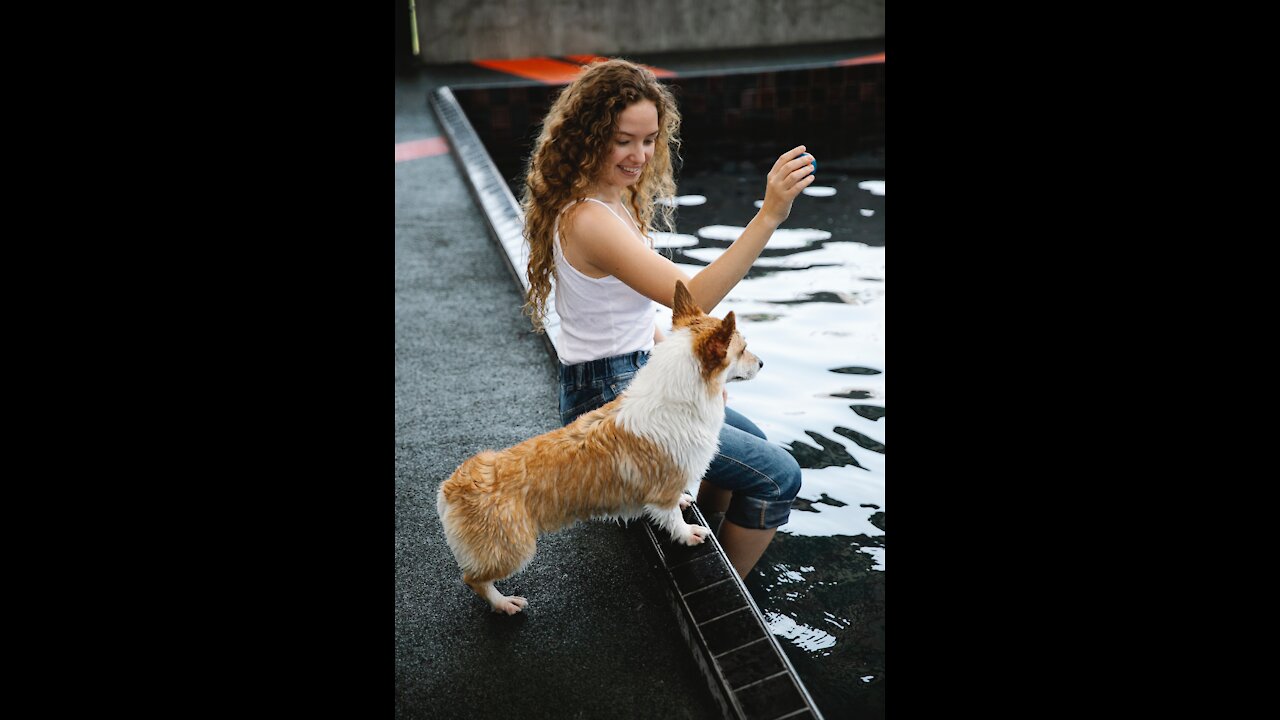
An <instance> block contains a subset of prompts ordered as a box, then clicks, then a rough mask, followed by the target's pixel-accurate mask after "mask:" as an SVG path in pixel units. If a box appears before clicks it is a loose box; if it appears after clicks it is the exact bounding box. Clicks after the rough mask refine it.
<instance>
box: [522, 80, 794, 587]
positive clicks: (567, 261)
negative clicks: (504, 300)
mask: <svg viewBox="0 0 1280 720" xmlns="http://www.w3.org/2000/svg"><path fill="white" fill-rule="evenodd" d="M679 131H680V113H679V111H678V110H677V109H676V105H675V99H674V98H673V97H672V95H671V92H670V91H669V90H668V89H667V88H665V87H664V86H663V85H661V84H660V83H659V82H658V80H657V78H656V77H654V75H653V73H652V72H650V71H649V70H647V69H646V68H644V67H642V66H639V65H636V64H633V63H630V62H627V61H625V60H609V61H607V62H601V63H597V64H594V65H590V66H588V67H586V68H585V69H584V70H583V71H582V73H581V74H580V75H579V76H578V78H577V79H576V80H574V81H573V82H572V83H571V84H570V85H569V86H568V87H566V88H565V89H564V91H563V92H561V94H560V95H559V97H558V98H557V99H556V101H555V102H554V104H552V106H551V109H550V111H549V112H548V113H547V117H546V118H545V119H544V121H543V124H542V132H541V134H540V136H539V137H538V140H537V143H536V145H535V146H534V150H533V155H532V157H531V158H530V161H529V170H528V174H527V177H526V189H525V196H524V199H523V203H522V204H523V207H524V214H525V230H524V232H525V238H526V239H527V240H528V242H529V266H528V269H527V274H528V278H529V293H528V297H527V303H526V310H527V311H528V312H529V314H530V316H531V317H532V319H533V323H534V327H535V328H537V329H538V330H540V331H541V330H542V317H543V316H544V315H545V313H546V302H547V297H548V295H549V294H550V291H551V278H552V277H555V279H556V292H555V306H556V313H557V314H558V315H559V316H560V335H559V337H558V338H557V347H558V349H559V352H560V362H561V366H560V419H561V421H562V422H563V423H564V424H566V425H567V424H568V423H570V422H572V421H573V419H574V418H576V417H578V416H579V415H581V414H582V413H585V412H588V411H590V410H594V409H595V408H597V407H600V406H601V405H604V404H605V403H607V402H609V401H610V400H613V399H614V398H615V397H617V396H618V394H619V393H621V392H622V391H623V390H624V389H625V388H626V386H627V384H628V383H629V382H630V380H631V378H632V376H634V375H635V372H636V371H637V370H638V369H639V368H640V367H641V366H643V365H644V364H645V362H646V361H647V359H648V354H649V350H650V349H651V348H652V347H653V344H654V343H655V342H660V341H661V340H662V333H661V331H660V330H659V329H658V327H657V324H656V322H655V318H656V308H655V306H654V304H653V303H655V302H658V303H662V304H663V305H665V306H667V307H671V304H672V302H673V299H674V291H675V285H676V280H683V281H684V282H685V284H686V285H687V286H688V288H689V291H690V292H691V293H692V295H693V298H694V300H695V301H696V302H697V304H698V305H699V307H701V308H702V310H703V311H704V312H707V313H710V312H711V311H712V309H713V308H715V306H716V305H717V304H719V303H720V301H721V300H722V299H724V297H725V295H727V294H728V293H729V291H730V290H731V289H733V286H734V285H737V284H738V281H739V280H741V279H742V278H743V277H744V276H746V274H747V271H748V270H749V269H750V268H751V264H752V263H753V262H755V260H756V258H757V257H759V255H760V251H761V250H763V249H764V246H765V243H767V242H768V241H769V238H770V236H771V235H772V234H773V231H774V230H776V229H777V227H778V225H779V224H781V223H782V221H783V220H786V218H787V216H788V215H789V214H790V213H791V203H792V201H793V200H795V198H796V196H797V195H799V194H800V191H801V190H803V189H804V188H806V187H808V186H809V185H810V184H812V182H813V178H814V175H813V171H814V167H815V166H814V164H813V163H815V162H816V161H814V160H813V158H812V156H811V155H809V154H807V153H806V152H805V147H804V146H803V145H801V146H799V147H795V148H792V149H791V150H788V151H787V152H785V153H783V154H782V155H781V156H780V157H779V158H778V161H777V162H775V163H774V165H773V168H772V169H771V170H770V171H769V173H768V180H767V185H766V190H765V198H764V205H763V207H761V208H760V212H758V213H757V214H756V216H755V218H754V219H753V220H752V221H751V222H750V223H749V224H748V225H747V227H746V229H745V230H744V231H743V233H742V236H741V237H739V238H738V239H737V240H736V241H735V242H734V243H733V245H732V246H730V247H729V249H728V250H726V251H725V252H724V254H723V255H721V256H720V257H719V258H717V259H716V260H715V262H713V263H711V264H710V265H708V266H707V267H705V268H703V269H702V270H701V271H699V272H698V273H697V274H696V275H694V276H693V277H692V278H690V277H688V276H687V275H686V274H685V273H684V272H683V271H681V269H680V268H678V267H677V266H676V265H675V264H674V263H672V262H671V261H670V260H668V259H666V258H665V257H663V256H662V255H660V254H658V253H657V252H656V251H654V249H653V242H652V240H651V239H649V238H648V231H649V230H650V229H651V227H652V226H653V223H654V222H655V220H657V221H658V222H659V223H660V224H661V225H662V226H663V227H664V228H665V229H672V222H671V216H672V212H673V209H672V208H671V207H670V206H668V205H661V206H659V205H657V203H656V202H655V201H656V200H657V199H658V198H661V197H674V195H675V182H674V180H673V178H672V168H671V157H672V153H673V152H676V151H678V150H679V145H680V139H679ZM655 215H656V216H657V217H655ZM799 489H800V466H799V465H798V464H796V461H795V459H794V458H792V457H791V455H790V453H788V452H787V451H786V450H784V449H783V448H781V447H779V446H778V445H775V444H773V443H770V442H769V441H768V440H766V439H765V436H764V433H763V432H762V431H761V430H760V428H758V427H756V425H755V424H754V423H752V422H751V421H750V420H748V419H747V418H745V417H743V416H742V415H741V414H740V413H738V412H736V411H734V410H731V409H729V408H727V407H726V408H725V424H724V427H723V428H722V429H721V432H720V449H719V452H718V453H717V454H716V457H715V459H714V460H712V463H711V467H710V468H709V469H708V470H707V474H706V476H705V477H704V478H703V481H702V485H701V488H700V489H699V492H698V505H699V507H700V508H701V509H702V510H703V511H704V513H706V514H708V515H710V514H712V513H717V512H723V513H724V514H725V515H724V522H723V524H722V525H721V527H720V529H719V531H718V532H717V537H718V538H719V539H720V544H721V545H722V546H723V547H724V549H725V552H726V553H727V554H728V556H729V560H730V561H731V562H732V563H733V566H734V569H736V570H737V571H738V574H739V575H741V576H742V577H744V578H745V577H746V576H747V573H748V572H750V571H751V568H752V567H754V566H755V564H756V561H757V560H759V559H760V556H761V555H762V554H763V553H764V550H765V548H766V547H768V545H769V542H770V541H771V540H772V539H773V536H774V533H775V532H776V531H777V529H778V526H779V525H782V524H784V523H785V522H786V521H787V519H788V517H789V516H790V513H791V501H792V499H793V498H795V496H796V493H797V492H798V491H799Z"/></svg>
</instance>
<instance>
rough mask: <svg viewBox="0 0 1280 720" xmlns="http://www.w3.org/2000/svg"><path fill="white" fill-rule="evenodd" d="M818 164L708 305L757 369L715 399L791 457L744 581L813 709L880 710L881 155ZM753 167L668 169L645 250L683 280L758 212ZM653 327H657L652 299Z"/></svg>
mask: <svg viewBox="0 0 1280 720" xmlns="http://www.w3.org/2000/svg"><path fill="white" fill-rule="evenodd" d="M813 152H814V154H815V155H817V156H818V157H819V158H820V159H819V163H818V177H817V179H816V180H815V181H814V185H813V186H811V187H809V188H808V189H807V190H806V194H804V195H801V196H800V197H798V198H797V199H796V201H795V203H794V205H793V208H792V212H791V216H790V217H789V218H788V219H787V221H786V222H784V223H783V224H782V226H781V227H780V228H779V231H778V232H777V233H775V234H774V236H773V238H772V239H771V241H770V243H769V244H768V245H767V246H766V248H765V250H764V252H763V253H762V254H761V256H760V258H759V259H758V260H757V261H756V263H755V264H754V265H753V266H752V269H751V271H750V272H749V273H748V275H747V277H746V278H745V279H743V281H742V282H740V283H739V284H738V285H737V286H736V287H735V288H734V289H733V290H732V291H731V292H730V293H729V295H728V296H727V297H726V298H725V300H724V301H723V302H722V303H721V304H720V305H719V306H717V307H716V308H715V309H714V310H713V311H712V314H713V315H715V316H717V317H722V316H723V315H724V314H725V313H727V312H728V311H730V310H733V311H734V312H735V314H736V316H737V318H738V326H739V328H740V330H741V332H742V334H743V335H744V336H745V337H746V339H747V341H748V343H749V346H750V348H751V350H752V352H754V353H755V354H756V355H758V356H759V357H760V358H761V359H762V360H763V361H764V363H765V365H764V369H763V370H761V372H760V374H759V375H757V376H756V378H755V379H753V380H751V381H749V382H742V383H732V384H730V385H729V405H730V406H731V407H733V408H734V409H736V410H738V411H739V412H742V413H743V414H745V415H746V416H747V417H749V418H751V419H752V420H753V421H755V422H756V424H757V425H759V426H760V428H761V429H762V430H764V431H765V433H766V434H767V435H768V437H769V439H770V440H772V441H774V442H777V443H780V444H781V445H783V446H784V447H786V448H787V449H788V450H789V451H790V452H791V454H792V455H793V456H794V457H795V458H796V459H797V460H798V461H799V463H800V466H801V468H802V473H803V487H802V488H801V490H800V494H799V497H797V498H796V501H795V504H794V505H793V508H792V512H791V518H790V521H789V522H788V523H787V524H786V525H783V526H782V527H781V528H780V529H779V531H778V534H777V536H776V537H775V539H774V541H773V543H772V544H771V545H770V546H769V549H768V550H767V551H766V552H765V554H764V556H763V557H762V558H761V560H760V562H759V563H758V564H757V566H756V568H755V569H754V570H753V571H752V572H751V574H750V575H749V576H748V578H747V587H748V588H749V589H750V590H751V592H752V595H753V596H754V597H755V600H756V603H757V604H758V605H759V606H760V610H761V612H762V613H763V614H764V616H765V618H766V620H768V622H769V625H770V628H771V630H772V631H773V633H774V635H775V636H776V637H777V638H778V640H779V642H780V644H781V645H782V646H783V648H784V649H785V650H786V652H787V654H788V657H789V658H790V659H791V661H792V663H793V664H794V665H795V667H796V670H797V672H798V673H799V674H800V676H801V678H802V679H803V680H804V682H805V684H806V686H807V687H808V688H809V691H810V692H811V694H812V695H813V697H814V701H815V702H816V704H817V705H818V707H819V708H820V709H821V710H822V712H823V713H824V715H826V717H827V718H830V719H831V720H834V719H835V718H859V719H861V718H883V717H884V716H885V708H884V703H885V658H884V655H885V652H884V651H885V639H884V580H885V423H886V420H885V409H884V408H885V255H884V250H885V236H884V216H885V195H884V189H885V185H884V151H883V149H880V150H876V151H872V152H864V153H861V154H859V155H856V156H849V157H845V158H827V157H823V156H822V155H821V149H820V148H813ZM766 170H767V167H765V166H764V165H754V164H750V163H745V164H744V163H718V164H713V167H712V168H711V169H706V170H694V169H692V168H686V169H685V171H684V173H683V176H682V177H681V178H679V192H680V195H679V196H677V197H676V198H674V202H675V203H676V204H677V206H678V211H677V212H678V215H677V227H676V232H675V233H669V234H659V235H657V245H658V247H659V248H661V249H662V252H663V253H664V254H666V255H667V256H668V257H670V258H671V259H672V260H673V261H674V262H676V263H677V264H680V265H681V266H683V269H684V270H685V271H686V272H687V273H688V274H690V275H692V274H695V273H696V272H698V270H700V269H701V268H702V267H704V266H705V265H707V264H708V263H709V262H711V261H712V260H714V259H715V258H716V257H717V256H718V255H719V254H720V253H722V252H724V249H725V248H727V247H728V246H729V245H730V244H731V243H732V241H733V239H734V238H736V237H737V235H738V234H739V233H740V232H741V230H742V228H743V227H745V226H746V224H747V223H748V222H749V221H750V220H751V218H752V217H754V215H755V213H756V212H757V207H758V206H757V205H756V202H757V201H759V200H761V199H762V198H763V190H764V178H765V172H766ZM660 315H661V317H660V319H659V326H660V327H663V328H669V327H670V318H671V311H670V310H669V309H667V308H662V310H661V312H660Z"/></svg>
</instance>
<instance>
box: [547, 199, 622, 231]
mask: <svg viewBox="0 0 1280 720" xmlns="http://www.w3.org/2000/svg"><path fill="white" fill-rule="evenodd" d="M561 218H563V219H565V220H569V221H570V222H572V224H573V225H572V227H573V228H575V229H577V228H580V229H581V230H582V231H583V233H584V234H591V235H595V234H597V233H599V232H609V231H611V230H613V229H614V228H613V227H612V225H610V224H609V223H612V224H613V225H617V223H618V219H617V217H616V216H615V215H614V214H613V212H612V211H611V210H609V208H608V207H606V206H605V205H604V203H599V202H596V201H594V200H590V199H587V198H583V199H580V200H576V201H574V202H572V203H570V204H569V205H568V206H567V207H566V208H565V209H564V212H563V214H562V215H561Z"/></svg>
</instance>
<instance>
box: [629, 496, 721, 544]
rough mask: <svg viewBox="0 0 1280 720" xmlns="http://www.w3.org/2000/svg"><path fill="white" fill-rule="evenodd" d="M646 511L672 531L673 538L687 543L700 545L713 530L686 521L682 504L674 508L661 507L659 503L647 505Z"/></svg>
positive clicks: (662, 526) (659, 525)
mask: <svg viewBox="0 0 1280 720" xmlns="http://www.w3.org/2000/svg"><path fill="white" fill-rule="evenodd" d="M644 512H645V514H646V515H648V516H649V517H651V518H653V521H654V522H656V523H657V524H658V527H661V528H662V529H663V530H666V531H667V532H668V533H671V539H672V540H675V541H676V542H680V543H684V544H685V545H698V544H700V543H701V542H702V541H703V540H706V539H707V536H708V535H710V534H711V531H710V530H708V529H707V528H704V527H702V526H701V525H690V524H689V523H687V522H685V521H684V513H682V512H680V506H679V505H677V506H676V507H673V508H661V507H658V506H657V505H645V506H644Z"/></svg>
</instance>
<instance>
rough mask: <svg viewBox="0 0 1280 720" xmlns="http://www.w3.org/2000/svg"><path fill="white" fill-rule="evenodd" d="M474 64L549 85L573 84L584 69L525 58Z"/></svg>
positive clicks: (480, 61)
mask: <svg viewBox="0 0 1280 720" xmlns="http://www.w3.org/2000/svg"><path fill="white" fill-rule="evenodd" d="M472 64H473V65H479V66H480V67H483V68H489V69H490V70H497V71H498V72H502V73H506V74H508V75H515V76H516V77H522V78H525V79H527V80H537V81H538V82H541V83H546V84H548V85H560V84H563V83H567V82H572V81H573V79H574V78H576V77H578V72H579V71H580V70H581V69H582V68H581V67H580V66H578V65H574V64H572V63H567V62H560V61H559V60H552V59H551V58H545V57H536V58H524V59H522V60H475V61H473V62H472Z"/></svg>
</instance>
